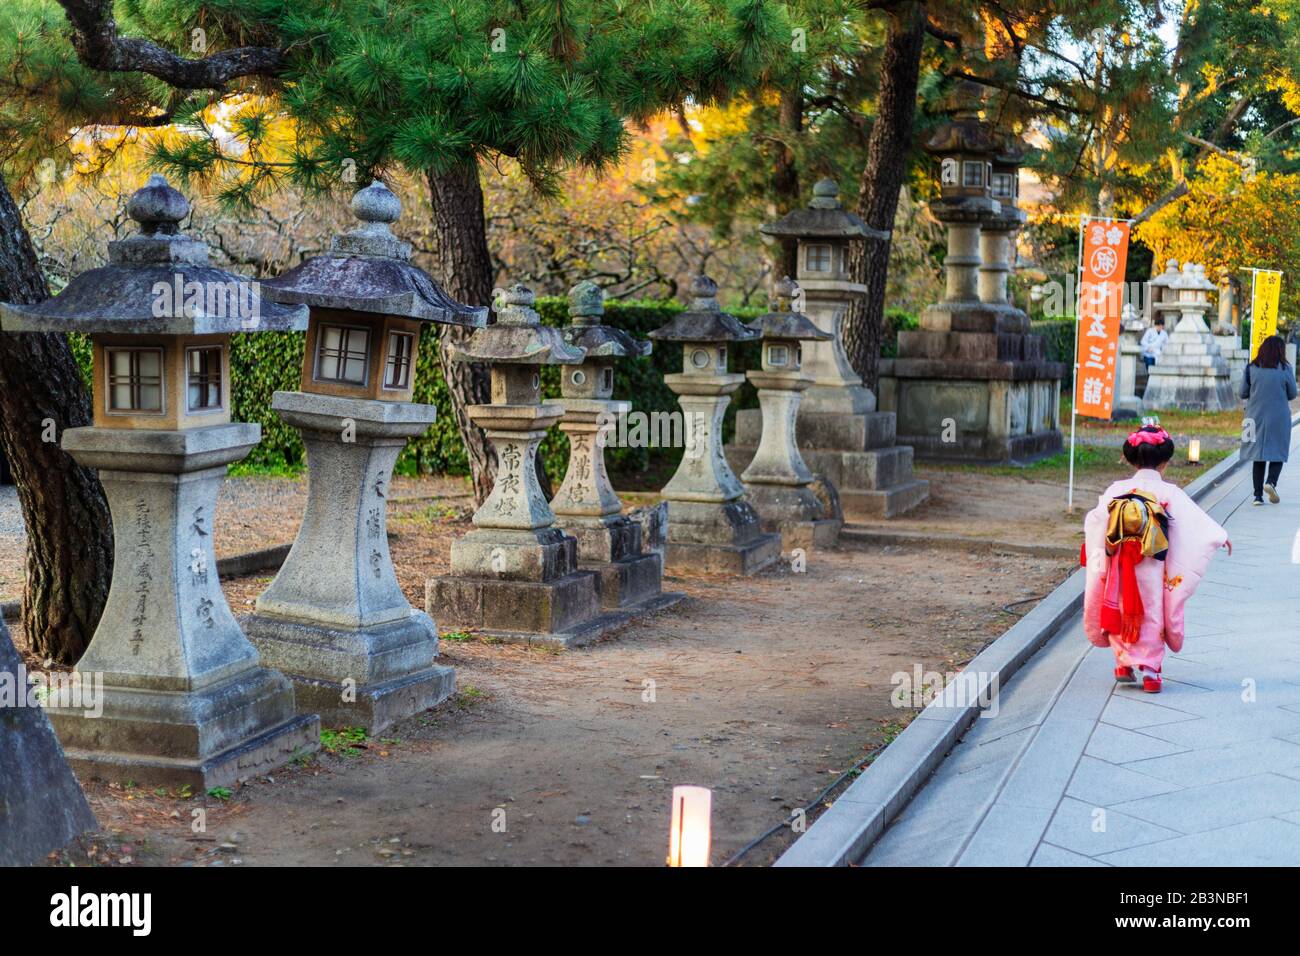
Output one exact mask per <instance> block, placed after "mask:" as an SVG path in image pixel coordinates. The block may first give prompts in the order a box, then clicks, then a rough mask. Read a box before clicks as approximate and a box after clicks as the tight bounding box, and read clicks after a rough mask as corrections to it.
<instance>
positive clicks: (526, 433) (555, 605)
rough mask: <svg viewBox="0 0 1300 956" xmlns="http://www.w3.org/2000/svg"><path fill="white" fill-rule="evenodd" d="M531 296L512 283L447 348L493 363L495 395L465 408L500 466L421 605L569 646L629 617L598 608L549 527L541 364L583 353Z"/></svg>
mask: <svg viewBox="0 0 1300 956" xmlns="http://www.w3.org/2000/svg"><path fill="white" fill-rule="evenodd" d="M533 302H534V297H533V293H532V292H531V290H529V289H527V288H526V287H524V286H522V285H513V286H511V287H510V288H509V289H507V290H506V291H505V292H504V293H503V294H502V296H501V297H500V298H499V299H498V300H497V302H496V305H495V306H494V307H495V308H496V311H497V321H496V322H495V323H494V324H492V325H489V326H487V327H486V328H482V329H479V330H478V331H476V332H475V333H474V334H473V335H472V336H471V337H470V339H469V341H468V342H467V343H465V344H464V345H457V346H455V347H454V348H453V350H452V354H451V358H452V360H453V361H456V362H484V363H486V364H487V365H488V366H490V368H491V373H492V402H491V404H489V405H471V406H470V408H469V415H470V418H471V419H472V420H473V421H474V423H475V424H476V425H478V426H479V427H481V428H482V429H483V431H484V433H485V434H486V435H487V439H488V441H489V442H490V443H491V445H492V448H493V451H494V452H495V453H496V458H497V475H496V481H495V483H494V484H493V486H492V493H491V494H489V495H488V497H487V500H485V501H484V502H483V505H482V507H480V508H479V509H478V511H476V512H474V519H473V520H474V530H473V531H471V532H469V533H468V534H467V535H465V536H464V537H463V538H461V539H460V540H458V541H456V542H455V543H454V544H453V545H452V546H451V573H450V574H445V575H443V576H442V577H437V578H430V579H429V580H428V582H427V583H426V585H425V608H426V610H428V612H429V613H430V614H432V615H434V616H435V617H436V618H439V619H442V620H446V621H450V622H452V623H454V624H457V625H460V626H468V627H475V628H478V629H480V631H481V632H482V633H484V634H487V635H489V636H491V637H496V638H499V639H500V640H504V641H510V642H514V643H521V644H528V643H534V642H537V643H547V644H555V645H558V646H560V647H573V646H576V645H579V644H585V643H587V642H589V641H593V640H595V639H596V638H598V637H600V636H601V634H603V633H605V631H606V630H608V629H609V628H610V627H612V626H614V625H615V624H619V623H622V622H624V621H626V619H627V618H626V615H619V614H602V613H601V606H600V580H599V575H597V573H596V572H595V571H584V570H580V569H579V568H578V543H577V541H575V540H574V538H573V536H572V535H567V534H565V533H564V532H563V531H561V530H560V529H559V528H557V527H555V514H554V513H553V512H552V511H551V507H550V505H549V504H547V502H546V498H545V496H544V495H543V494H542V489H541V486H540V485H539V484H538V483H537V472H536V461H537V446H538V445H539V444H540V443H541V441H542V439H543V438H544V437H545V436H546V429H547V428H549V427H550V426H551V425H554V424H555V423H556V422H558V421H559V420H560V419H561V417H563V415H564V406H563V405H562V404H560V403H559V402H544V401H542V392H541V376H540V374H539V371H540V368H541V366H543V365H565V366H576V365H579V364H581V362H582V360H583V359H584V358H585V357H586V356H585V353H584V352H583V350H582V349H580V348H575V347H574V346H572V345H569V344H568V343H567V342H565V340H564V336H563V335H562V334H561V333H560V330H559V329H553V328H550V327H548V326H544V325H542V324H541V317H540V316H539V315H538V314H537V313H536V312H535V311H534V310H533V308H532V306H533Z"/></svg>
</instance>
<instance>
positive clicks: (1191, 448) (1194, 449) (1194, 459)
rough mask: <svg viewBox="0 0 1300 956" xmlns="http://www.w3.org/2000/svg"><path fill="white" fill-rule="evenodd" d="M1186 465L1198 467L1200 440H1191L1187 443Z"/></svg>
mask: <svg viewBox="0 0 1300 956" xmlns="http://www.w3.org/2000/svg"><path fill="white" fill-rule="evenodd" d="M1187 463H1188V464H1189V465H1199V464H1200V463H1201V440H1200V439H1199V438H1193V439H1192V440H1191V441H1189V442H1188V443H1187Z"/></svg>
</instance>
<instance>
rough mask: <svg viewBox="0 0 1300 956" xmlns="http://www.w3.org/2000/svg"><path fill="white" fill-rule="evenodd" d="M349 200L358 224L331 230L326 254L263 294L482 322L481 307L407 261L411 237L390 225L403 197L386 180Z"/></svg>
mask: <svg viewBox="0 0 1300 956" xmlns="http://www.w3.org/2000/svg"><path fill="white" fill-rule="evenodd" d="M351 205H352V213H353V215H355V216H356V217H357V219H358V220H360V222H361V225H360V226H358V227H357V228H356V229H353V230H352V231H351V232H348V233H345V234H343V235H341V236H335V237H334V240H333V242H332V243H331V246H330V251H329V253H328V254H327V255H323V256H316V257H314V258H311V259H308V260H307V261H306V262H303V263H302V264H301V265H298V266H296V267H295V268H293V269H290V270H289V271H288V272H286V273H285V274H284V275H282V276H279V277H277V278H275V279H270V280H268V281H267V282H265V283H264V285H265V287H266V296H267V298H270V299H274V300H275V301H276V302H293V303H303V304H306V305H310V306H316V307H319V308H327V309H342V310H344V311H348V312H363V313H368V314H374V315H391V316H397V317H400V318H404V319H416V320H418V321H421V322H440V323H443V324H444V325H464V326H470V327H474V328H480V327H482V326H484V325H486V324H487V314H488V310H487V308H486V307H483V306H471V305H464V304H463V303H460V302H457V301H456V300H455V299H453V298H451V296H449V295H447V293H446V292H444V291H443V290H442V288H441V287H440V286H439V285H438V283H436V282H434V281H433V277H432V276H430V275H429V274H428V273H427V272H425V271H424V270H423V269H421V268H419V267H418V266H415V265H413V264H412V263H411V245H410V243H407V242H403V241H401V240H400V239H398V238H397V237H396V236H395V235H393V231H392V229H391V228H390V227H391V224H392V223H395V222H397V220H398V218H399V217H400V216H401V214H402V203H401V200H399V199H398V198H397V196H395V195H394V194H393V193H392V191H390V190H389V188H388V187H387V186H385V185H384V184H383V183H382V182H380V181H379V180H377V179H376V180H375V181H374V182H372V183H371V184H370V185H369V186H367V187H366V188H365V189H361V190H358V191H357V193H356V194H355V195H353V197H352V204H351Z"/></svg>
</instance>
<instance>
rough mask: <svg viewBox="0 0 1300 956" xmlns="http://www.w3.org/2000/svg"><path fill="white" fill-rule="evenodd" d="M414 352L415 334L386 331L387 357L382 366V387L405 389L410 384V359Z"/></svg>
mask: <svg viewBox="0 0 1300 956" xmlns="http://www.w3.org/2000/svg"><path fill="white" fill-rule="evenodd" d="M414 353H415V336H414V334H412V333H410V332H389V333H388V359H387V362H386V364H385V366H384V388H389V389H398V390H402V389H407V388H410V386H411V361H412V357H413V355H414Z"/></svg>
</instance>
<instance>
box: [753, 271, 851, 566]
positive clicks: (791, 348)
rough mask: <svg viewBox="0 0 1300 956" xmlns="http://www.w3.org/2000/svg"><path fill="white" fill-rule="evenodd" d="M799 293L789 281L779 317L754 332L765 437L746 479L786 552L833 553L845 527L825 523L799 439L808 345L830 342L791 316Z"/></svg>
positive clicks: (780, 295)
mask: <svg viewBox="0 0 1300 956" xmlns="http://www.w3.org/2000/svg"><path fill="white" fill-rule="evenodd" d="M798 292H799V287H798V286H797V285H795V284H794V283H793V282H791V281H790V280H789V279H788V278H786V279H783V280H781V281H780V282H778V283H777V286H776V297H777V307H776V311H774V312H769V313H767V314H766V315H763V316H760V317H759V318H757V319H755V320H754V321H753V322H751V323H749V328H751V329H753V330H755V331H757V332H758V333H759V334H761V335H762V337H763V347H762V354H763V358H762V363H763V364H762V368H761V370H752V371H749V372H746V373H745V374H746V377H747V378H748V379H749V380H750V381H751V382H752V383H753V384H754V387H755V388H757V389H758V401H759V405H760V407H761V409H762V413H763V434H762V437H761V439H760V440H759V444H758V450H757V451H756V452H755V453H754V457H753V460H751V461H750V463H749V467H748V468H746V469H745V471H744V472H743V473H742V474H741V476H740V478H741V481H743V482H744V483H745V491H746V493H747V495H748V496H749V499H750V501H752V502H753V503H754V506H755V507H756V508H757V509H758V512H759V514H760V515H762V521H763V530H764V531H777V532H780V534H781V546H782V548H784V549H786V550H790V549H793V548H804V549H808V548H813V547H817V548H832V547H834V546H835V544H836V542H837V541H838V540H839V534H840V528H841V527H842V525H843V521H842V520H841V519H839V518H828V517H825V509H824V508H823V507H822V504H821V502H820V501H819V500H818V499H817V496H816V495H815V494H814V493H813V491H812V487H811V486H812V483H813V474H812V472H811V471H809V470H808V466H807V465H806V464H804V460H803V457H802V456H801V455H800V453H799V447H798V443H797V441H796V438H795V428H794V423H795V422H796V421H797V420H798V416H799V405H800V403H801V402H802V401H803V397H804V393H805V391H806V390H807V389H808V388H809V387H810V386H811V385H812V383H813V377H812V376H811V375H808V374H806V373H804V372H803V371H802V369H801V366H802V351H803V346H804V343H806V342H814V343H815V342H822V343H824V342H826V341H827V340H829V339H830V338H831V336H830V334H829V333H827V332H823V331H822V330H821V329H819V328H818V327H817V326H816V325H814V324H813V323H812V322H810V321H809V320H808V318H807V317H806V316H804V315H801V314H799V313H797V312H793V311H791V304H792V302H793V301H795V300H796V298H797V296H798Z"/></svg>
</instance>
